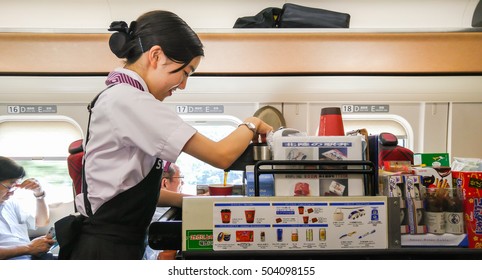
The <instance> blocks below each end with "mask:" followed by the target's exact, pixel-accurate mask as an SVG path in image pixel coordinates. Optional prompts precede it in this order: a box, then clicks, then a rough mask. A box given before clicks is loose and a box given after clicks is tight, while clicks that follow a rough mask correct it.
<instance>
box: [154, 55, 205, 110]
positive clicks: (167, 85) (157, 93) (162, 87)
mask: <svg viewBox="0 0 482 280" xmlns="http://www.w3.org/2000/svg"><path fill="white" fill-rule="evenodd" d="M200 62H201V57H200V56H199V57H195V58H194V59H193V60H192V61H191V62H190V63H189V64H188V65H186V66H185V67H184V68H182V69H181V70H179V71H177V72H173V71H175V70H177V69H179V68H180V67H182V64H180V63H177V62H174V61H172V60H170V59H165V60H164V61H163V60H160V61H159V62H158V65H157V68H156V69H155V70H154V72H153V73H152V75H151V77H152V79H151V80H150V81H151V83H150V84H148V87H149V91H150V92H151V93H152V94H153V95H154V97H155V98H156V99H158V100H160V101H163V100H164V99H165V98H166V97H169V96H171V95H172V94H173V93H174V92H175V91H176V90H177V89H184V88H186V84H187V79H188V78H189V76H190V75H191V74H192V73H193V72H194V71H195V70H196V68H197V67H198V65H199V63H200Z"/></svg>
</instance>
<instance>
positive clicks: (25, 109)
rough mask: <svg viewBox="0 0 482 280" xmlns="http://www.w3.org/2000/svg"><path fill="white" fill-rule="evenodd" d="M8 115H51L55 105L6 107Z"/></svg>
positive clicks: (54, 111) (55, 109)
mask: <svg viewBox="0 0 482 280" xmlns="http://www.w3.org/2000/svg"><path fill="white" fill-rule="evenodd" d="M7 113H8V114H53V113H57V105H7Z"/></svg>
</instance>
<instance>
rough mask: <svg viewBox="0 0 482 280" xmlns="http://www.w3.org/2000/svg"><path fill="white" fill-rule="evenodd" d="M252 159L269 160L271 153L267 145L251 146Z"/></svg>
mask: <svg viewBox="0 0 482 280" xmlns="http://www.w3.org/2000/svg"><path fill="white" fill-rule="evenodd" d="M253 159H254V160H255V161H258V160H270V159H271V151H270V149H269V147H268V145H254V146H253Z"/></svg>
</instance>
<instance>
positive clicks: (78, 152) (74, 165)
mask: <svg viewBox="0 0 482 280" xmlns="http://www.w3.org/2000/svg"><path fill="white" fill-rule="evenodd" d="M82 142H83V139H79V140H75V141H74V142H72V143H71V144H70V145H69V154H70V155H69V156H68V157H67V164H68V169H69V175H70V178H72V187H73V189H74V195H78V194H79V193H81V192H82V158H83V157H84V148H83V146H82Z"/></svg>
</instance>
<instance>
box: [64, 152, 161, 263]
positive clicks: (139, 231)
mask: <svg viewBox="0 0 482 280" xmlns="http://www.w3.org/2000/svg"><path fill="white" fill-rule="evenodd" d="M161 176H162V161H161V160H160V159H157V160H156V163H155V164H154V166H153V167H152V169H151V171H150V172H149V174H148V175H147V177H145V178H144V179H143V180H142V181H141V182H140V183H139V184H137V185H136V186H134V187H132V188H130V189H129V190H127V191H125V192H122V193H120V194H118V195H117V196H115V197H114V198H112V199H111V200H109V201H107V202H106V203H104V204H103V205H102V206H101V207H100V208H99V209H98V210H97V211H96V212H95V214H93V216H91V217H86V218H85V219H84V220H83V223H82V226H81V229H80V235H79V236H78V238H77V240H76V241H75V244H74V245H73V248H72V254H71V255H70V259H72V260H101V259H103V260H136V259H137V260H140V259H142V257H143V255H144V250H145V247H146V243H145V241H146V234H147V228H148V227H149V224H150V223H151V219H152V216H153V215H154V212H155V210H156V206H157V201H158V198H159V190H160V183H161Z"/></svg>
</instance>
